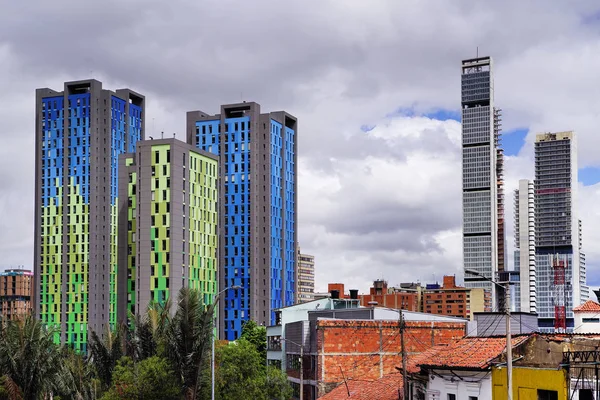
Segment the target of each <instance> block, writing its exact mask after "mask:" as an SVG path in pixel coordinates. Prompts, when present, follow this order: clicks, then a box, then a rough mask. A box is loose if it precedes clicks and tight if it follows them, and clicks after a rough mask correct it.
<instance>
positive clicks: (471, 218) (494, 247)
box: [461, 57, 506, 311]
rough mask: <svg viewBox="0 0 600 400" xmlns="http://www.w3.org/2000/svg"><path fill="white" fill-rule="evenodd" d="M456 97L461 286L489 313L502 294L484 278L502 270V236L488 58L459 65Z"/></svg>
mask: <svg viewBox="0 0 600 400" xmlns="http://www.w3.org/2000/svg"><path fill="white" fill-rule="evenodd" d="M461 94H462V96H461V108H462V172H463V178H462V198H463V265H464V269H465V287H467V288H483V289H484V290H485V291H486V292H488V293H489V294H490V295H489V296H486V299H487V298H489V299H492V301H491V302H489V303H487V304H486V311H492V310H493V309H496V308H497V307H498V308H502V307H503V304H504V294H503V293H502V292H501V291H499V290H497V288H496V286H495V285H493V284H492V283H491V282H490V280H496V279H497V278H498V273H499V272H502V271H504V270H505V260H506V246H505V236H506V233H505V229H504V194H503V187H504V178H503V168H504V166H503V165H504V154H503V151H502V148H501V146H500V119H501V116H500V110H498V109H496V108H495V107H494V79H493V63H492V59H491V58H490V57H480V58H474V59H469V60H464V61H463V62H462V67H461ZM468 271H472V272H474V273H469V272H468Z"/></svg>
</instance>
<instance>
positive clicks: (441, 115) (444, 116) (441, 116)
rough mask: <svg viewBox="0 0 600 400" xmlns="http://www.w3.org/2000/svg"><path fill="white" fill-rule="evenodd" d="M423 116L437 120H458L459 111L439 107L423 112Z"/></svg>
mask: <svg viewBox="0 0 600 400" xmlns="http://www.w3.org/2000/svg"><path fill="white" fill-rule="evenodd" d="M423 116H424V117H427V118H430V119H437V120H438V121H447V120H449V119H451V120H453V121H457V122H460V117H461V116H460V112H459V111H456V110H444V109H439V110H435V111H433V112H429V113H425V114H423Z"/></svg>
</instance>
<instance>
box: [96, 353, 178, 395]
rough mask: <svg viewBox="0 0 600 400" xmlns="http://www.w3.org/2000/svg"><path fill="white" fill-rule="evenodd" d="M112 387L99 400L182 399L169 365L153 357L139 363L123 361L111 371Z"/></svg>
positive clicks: (126, 358)
mask: <svg viewBox="0 0 600 400" xmlns="http://www.w3.org/2000/svg"><path fill="white" fill-rule="evenodd" d="M112 381H113V384H112V387H111V388H110V390H109V391H108V392H106V393H105V394H104V396H102V398H101V400H118V399H121V400H122V399H126V400H127V399H130V400H138V399H144V400H176V399H180V398H181V387H180V386H179V383H178V380H177V378H176V377H175V376H174V373H173V370H172V369H171V366H170V363H169V361H168V360H166V359H164V358H160V357H157V356H153V357H150V358H146V359H144V360H142V361H140V362H138V363H134V362H133V360H132V359H131V358H130V357H123V358H122V359H121V360H119V362H118V363H117V365H116V366H115V369H114V371H113V376H112Z"/></svg>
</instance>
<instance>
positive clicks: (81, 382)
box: [56, 348, 101, 400]
mask: <svg viewBox="0 0 600 400" xmlns="http://www.w3.org/2000/svg"><path fill="white" fill-rule="evenodd" d="M61 358H62V363H61V368H60V375H59V379H58V382H57V383H58V386H59V388H58V391H57V393H56V394H57V395H59V396H60V397H61V398H64V399H74V400H84V399H92V398H96V397H97V394H98V392H99V391H100V390H101V383H100V381H99V380H98V379H97V378H96V373H95V370H94V367H93V365H92V364H91V363H89V362H87V360H85V358H84V357H83V355H81V354H79V353H76V352H75V351H73V350H72V349H68V348H63V350H62V354H61Z"/></svg>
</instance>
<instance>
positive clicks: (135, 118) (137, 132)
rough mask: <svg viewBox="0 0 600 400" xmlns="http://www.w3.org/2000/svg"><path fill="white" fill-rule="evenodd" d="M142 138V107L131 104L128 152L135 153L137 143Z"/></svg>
mask: <svg viewBox="0 0 600 400" xmlns="http://www.w3.org/2000/svg"><path fill="white" fill-rule="evenodd" d="M141 137H142V107H140V106H136V105H135V104H131V103H130V104H129V132H128V136H127V152H128V153H135V150H136V148H137V142H138V141H139V140H140V139H141Z"/></svg>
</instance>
